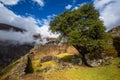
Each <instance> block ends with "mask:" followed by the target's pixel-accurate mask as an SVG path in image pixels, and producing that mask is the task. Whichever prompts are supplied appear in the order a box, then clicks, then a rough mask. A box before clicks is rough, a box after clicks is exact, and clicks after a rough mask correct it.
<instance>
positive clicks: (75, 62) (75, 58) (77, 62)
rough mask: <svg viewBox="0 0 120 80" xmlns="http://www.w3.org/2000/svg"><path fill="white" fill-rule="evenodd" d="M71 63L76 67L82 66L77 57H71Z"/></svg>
mask: <svg viewBox="0 0 120 80" xmlns="http://www.w3.org/2000/svg"><path fill="white" fill-rule="evenodd" d="M71 62H72V63H73V64H76V65H82V60H81V58H79V57H78V56H77V55H74V56H73V57H72V59H71Z"/></svg>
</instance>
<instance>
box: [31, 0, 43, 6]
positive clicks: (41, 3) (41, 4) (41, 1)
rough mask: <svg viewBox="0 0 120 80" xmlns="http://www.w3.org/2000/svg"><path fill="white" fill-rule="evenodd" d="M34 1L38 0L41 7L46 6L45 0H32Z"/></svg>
mask: <svg viewBox="0 0 120 80" xmlns="http://www.w3.org/2000/svg"><path fill="white" fill-rule="evenodd" d="M32 1H34V2H37V3H38V4H39V5H40V6H41V7H43V6H44V1H43V0H32Z"/></svg>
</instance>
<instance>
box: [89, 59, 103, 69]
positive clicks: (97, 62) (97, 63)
mask: <svg viewBox="0 0 120 80" xmlns="http://www.w3.org/2000/svg"><path fill="white" fill-rule="evenodd" d="M102 62H103V61H102V59H94V60H89V59H88V60H87V63H88V65H89V66H91V67H97V66H100V65H101V64H102Z"/></svg>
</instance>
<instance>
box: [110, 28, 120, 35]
mask: <svg viewBox="0 0 120 80" xmlns="http://www.w3.org/2000/svg"><path fill="white" fill-rule="evenodd" d="M108 32H110V33H112V35H114V36H120V26H117V27H114V28H112V29H111V30H109V31H108Z"/></svg>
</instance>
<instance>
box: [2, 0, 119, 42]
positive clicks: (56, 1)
mask: <svg viewBox="0 0 120 80" xmlns="http://www.w3.org/2000/svg"><path fill="white" fill-rule="evenodd" d="M87 3H92V4H93V6H94V7H95V8H96V9H97V10H98V11H99V13H100V19H101V20H102V21H103V23H104V25H105V26H106V28H107V30H110V29H112V28H113V27H116V26H119V25H120V6H119V5H120V0H0V23H5V24H9V25H13V26H15V27H18V28H22V29H25V30H26V31H27V32H25V33H20V32H14V31H7V32H6V31H2V30H0V39H3V40H15V41H19V42H20V43H24V42H33V41H34V39H33V35H34V34H40V35H41V36H42V38H43V39H44V38H46V37H57V36H58V35H56V34H53V33H51V31H50V30H49V27H50V26H49V23H50V20H51V19H52V18H53V17H54V15H58V14H60V13H62V12H63V11H65V10H71V11H72V10H74V9H78V8H79V7H80V6H82V5H83V4H87Z"/></svg>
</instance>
